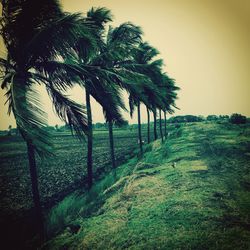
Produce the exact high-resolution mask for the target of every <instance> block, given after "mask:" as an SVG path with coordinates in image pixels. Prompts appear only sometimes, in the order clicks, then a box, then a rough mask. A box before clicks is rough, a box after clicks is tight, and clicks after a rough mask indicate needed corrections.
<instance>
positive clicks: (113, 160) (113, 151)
mask: <svg viewBox="0 0 250 250" xmlns="http://www.w3.org/2000/svg"><path fill="white" fill-rule="evenodd" d="M108 126H109V147H110V155H111V162H112V168H113V169H115V167H116V165H115V150H114V137H113V122H112V121H109V122H108Z"/></svg>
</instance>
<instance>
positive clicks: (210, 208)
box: [43, 123, 250, 249]
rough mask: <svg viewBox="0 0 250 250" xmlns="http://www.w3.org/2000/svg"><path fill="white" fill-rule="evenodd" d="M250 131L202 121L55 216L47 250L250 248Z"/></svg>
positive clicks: (74, 198)
mask: <svg viewBox="0 0 250 250" xmlns="http://www.w3.org/2000/svg"><path fill="white" fill-rule="evenodd" d="M249 163H250V128H249V126H248V127H247V126H243V127H238V126H233V125H230V124H212V123H198V124H192V125H191V124H188V125H186V126H183V127H181V128H178V129H176V130H175V132H173V133H172V134H171V135H170V137H169V138H168V139H167V141H165V142H164V143H163V144H162V143H161V142H160V140H158V141H156V142H154V143H153V144H151V145H148V146H146V147H145V154H144V157H143V158H142V159H137V158H133V159H131V160H130V161H129V162H128V163H127V164H124V165H122V166H120V167H119V168H118V169H117V171H116V173H110V174H109V175H108V176H106V177H105V178H104V179H103V180H101V181H100V182H98V183H97V184H96V185H95V186H94V187H93V189H92V190H91V192H90V193H88V194H81V193H79V192H78V193H74V194H72V195H71V196H68V197H67V198H65V200H64V201H62V202H61V203H60V204H58V206H56V207H54V208H53V209H52V210H51V212H50V214H49V216H48V223H47V224H48V231H49V234H50V235H51V236H53V237H52V239H51V240H50V241H49V242H47V243H46V244H45V245H44V247H43V248H44V249H127V248H128V249H249V248H250V231H249V230H250V221H249V211H250V195H249V190H250V174H249Z"/></svg>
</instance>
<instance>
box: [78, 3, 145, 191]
mask: <svg viewBox="0 0 250 250" xmlns="http://www.w3.org/2000/svg"><path fill="white" fill-rule="evenodd" d="M87 20H89V21H91V22H92V23H94V25H95V26H96V27H97V30H98V32H97V36H98V37H97V41H98V45H99V46H98V48H99V49H98V50H97V51H96V52H95V53H94V54H92V55H91V56H89V55H88V56H84V55H81V56H80V58H79V59H80V61H81V62H80V65H81V67H82V68H84V69H85V72H84V73H85V75H84V77H83V78H84V79H83V80H84V81H85V89H86V90H88V91H89V93H90V94H91V96H92V97H94V98H95V100H96V101H97V102H98V103H99V104H100V105H101V106H102V108H103V112H104V115H105V119H106V121H107V123H108V127H109V141H110V153H111V162H112V167H113V168H115V166H116V163H115V153H114V140H113V124H114V123H116V124H122V123H123V122H124V119H123V118H122V115H121V113H120V109H123V110H126V108H125V105H124V103H123V101H122V98H121V92H120V91H121V90H122V89H124V88H125V89H130V85H131V81H132V79H133V81H135V82H136V81H137V79H138V78H140V77H142V76H141V75H139V74H136V73H134V72H132V71H131V70H127V69H125V68H124V67H123V64H124V63H126V62H127V60H128V59H130V57H129V54H130V53H129V52H130V50H131V49H132V47H134V46H136V44H138V41H140V36H141V30H140V28H139V27H137V26H135V25H133V24H131V23H124V24H121V25H120V26H118V27H116V28H112V27H109V30H108V32H107V36H106V37H104V32H105V24H106V23H107V22H108V21H110V20H111V14H110V12H109V11H108V10H107V9H105V8H97V9H93V8H92V9H91V10H90V11H89V12H88V14H87ZM87 71H88V72H89V74H86V72H87ZM140 79H141V78H140ZM89 106H90V105H89ZM89 106H88V105H87V108H89ZM89 150H91V149H89ZM88 157H89V158H92V155H91V154H89V153H88ZM90 163H92V162H91V161H90ZM91 168H92V166H90V167H89V169H91ZM89 184H92V182H89ZM89 187H91V185H90V186H89Z"/></svg>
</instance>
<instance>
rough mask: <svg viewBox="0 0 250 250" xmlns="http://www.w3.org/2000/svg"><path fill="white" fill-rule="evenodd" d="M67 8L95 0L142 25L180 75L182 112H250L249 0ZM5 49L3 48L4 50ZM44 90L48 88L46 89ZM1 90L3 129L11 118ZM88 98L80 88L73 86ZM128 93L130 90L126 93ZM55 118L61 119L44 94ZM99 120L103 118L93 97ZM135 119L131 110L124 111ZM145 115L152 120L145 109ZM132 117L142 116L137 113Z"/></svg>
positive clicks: (164, 0) (67, 1)
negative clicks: (55, 114) (53, 110)
mask: <svg viewBox="0 0 250 250" xmlns="http://www.w3.org/2000/svg"><path fill="white" fill-rule="evenodd" d="M61 3H62V6H63V9H64V10H65V11H70V12H83V13H86V12H87V11H88V10H89V9H90V8H91V7H92V6H94V7H107V8H109V9H110V10H111V11H112V13H113V15H114V22H113V24H112V25H113V26H117V25H119V24H120V23H123V22H127V21H131V22H133V23H135V24H136V25H139V26H141V27H142V29H143V31H144V40H145V41H148V42H149V43H150V44H151V45H153V46H154V47H156V48H157V49H158V50H159V51H160V53H161V54H160V57H161V58H163V59H164V62H165V71H166V72H168V74H169V76H170V77H172V78H175V79H176V83H177V85H178V86H179V87H180V88H181V91H179V100H178V101H177V106H178V107H179V108H180V109H181V110H180V111H176V115H179V114H194V115H205V116H206V115H208V114H232V113H234V112H238V113H242V114H244V115H247V116H250V98H249V95H250V1H248V0H202V1H201V0H144V1H142V0H139V1H135V0H126V1H125V0H123V1H122V0H105V1H98V0H89V1H88V0H74V1H72V0H62V1H61ZM2 55H3V49H2V48H1V51H0V56H2ZM41 92H42V93H45V92H44V91H43V90H41ZM3 94H4V92H3V91H2V90H1V91H0V98H1V99H0V109H1V113H0V115H1V117H0V129H6V128H7V126H8V125H9V124H12V123H13V119H10V118H7V116H6V115H5V114H6V111H7V108H6V107H4V106H3V103H4V99H5V98H4V97H3ZM73 96H74V98H76V99H77V100H78V101H84V94H83V92H82V91H80V90H79V89H76V90H74V91H73ZM125 97H126V95H125ZM43 102H44V106H45V109H46V110H48V113H49V122H50V123H52V124H53V123H54V124H56V123H59V120H57V119H55V117H54V115H53V112H52V111H51V108H50V106H51V104H50V103H49V101H48V98H47V97H43ZM93 109H94V111H93V113H94V122H96V121H103V115H102V110H101V109H100V107H99V105H98V104H96V103H93ZM124 116H125V117H126V119H129V115H128V114H124ZM142 116H143V118H142V121H143V122H145V121H146V112H145V110H144V109H143V112H142ZM130 121H132V122H136V116H135V118H134V119H133V120H130Z"/></svg>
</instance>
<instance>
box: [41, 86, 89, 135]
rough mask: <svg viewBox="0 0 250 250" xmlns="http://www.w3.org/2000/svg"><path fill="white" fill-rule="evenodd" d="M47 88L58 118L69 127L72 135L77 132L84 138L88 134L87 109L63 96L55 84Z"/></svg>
mask: <svg viewBox="0 0 250 250" xmlns="http://www.w3.org/2000/svg"><path fill="white" fill-rule="evenodd" d="M46 87H47V91H48V94H49V96H50V97H51V99H52V102H53V107H54V110H55V112H56V114H57V115H58V117H59V118H60V119H61V120H63V121H64V122H65V123H66V124H68V125H69V127H70V129H71V131H72V133H73V131H75V132H76V135H77V136H79V138H82V136H83V135H84V134H86V133H87V132H88V126H87V117H86V111H85V107H84V106H83V105H80V104H78V103H76V102H74V101H73V100H71V99H69V98H68V97H67V96H65V95H64V94H62V93H61V92H60V91H59V90H57V89H56V88H55V87H54V86H53V84H47V85H46Z"/></svg>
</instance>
